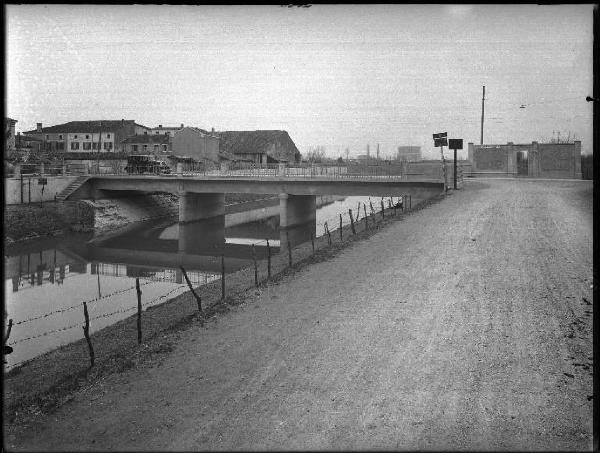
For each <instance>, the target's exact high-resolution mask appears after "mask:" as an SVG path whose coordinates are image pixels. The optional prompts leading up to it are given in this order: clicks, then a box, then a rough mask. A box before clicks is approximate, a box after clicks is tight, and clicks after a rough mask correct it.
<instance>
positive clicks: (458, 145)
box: [450, 138, 463, 190]
mask: <svg viewBox="0 0 600 453" xmlns="http://www.w3.org/2000/svg"><path fill="white" fill-rule="evenodd" d="M450 148H451V149H453V150H454V190H456V189H457V184H456V169H457V165H456V150H457V149H463V141H462V138H451V139H450Z"/></svg>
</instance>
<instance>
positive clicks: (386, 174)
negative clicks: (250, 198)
mask: <svg viewBox="0 0 600 453" xmlns="http://www.w3.org/2000/svg"><path fill="white" fill-rule="evenodd" d="M175 174H182V175H188V176H193V175H198V176H200V175H201V176H209V177H210V176H214V177H273V178H282V177H283V178H288V177H289V178H309V179H318V178H324V179H332V178H334V179H363V178H385V179H403V178H404V179H405V178H406V175H407V173H406V171H405V170H403V168H402V167H400V166H391V165H381V166H368V165H347V164H343V163H335V164H321V163H306V162H296V163H270V164H255V163H249V162H235V163H224V164H222V165H221V166H220V168H207V167H206V166H205V165H203V164H199V165H198V166H197V167H194V166H187V167H186V168H181V167H180V168H179V169H178V170H176V172H175Z"/></svg>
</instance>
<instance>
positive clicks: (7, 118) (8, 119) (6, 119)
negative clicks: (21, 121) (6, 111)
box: [4, 116, 18, 123]
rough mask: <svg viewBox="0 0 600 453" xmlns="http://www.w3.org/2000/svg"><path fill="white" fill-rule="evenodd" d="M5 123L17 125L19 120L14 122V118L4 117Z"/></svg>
mask: <svg viewBox="0 0 600 453" xmlns="http://www.w3.org/2000/svg"><path fill="white" fill-rule="evenodd" d="M4 121H10V122H11V123H17V122H18V121H17V120H13V119H12V118H9V117H8V116H5V117H4Z"/></svg>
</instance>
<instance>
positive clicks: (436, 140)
mask: <svg viewBox="0 0 600 453" xmlns="http://www.w3.org/2000/svg"><path fill="white" fill-rule="evenodd" d="M433 145H434V146H448V132H441V133H439V134H433Z"/></svg>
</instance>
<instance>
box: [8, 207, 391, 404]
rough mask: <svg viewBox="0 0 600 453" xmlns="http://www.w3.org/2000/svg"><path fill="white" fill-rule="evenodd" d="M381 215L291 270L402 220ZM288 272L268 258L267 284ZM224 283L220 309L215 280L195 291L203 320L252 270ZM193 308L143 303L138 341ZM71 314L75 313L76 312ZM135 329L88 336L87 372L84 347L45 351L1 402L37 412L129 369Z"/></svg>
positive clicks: (280, 258) (323, 240) (302, 249)
mask: <svg viewBox="0 0 600 453" xmlns="http://www.w3.org/2000/svg"><path fill="white" fill-rule="evenodd" d="M386 212H387V215H386V217H385V219H384V218H383V217H382V216H381V214H380V213H377V214H373V215H371V216H369V218H368V222H365V220H364V218H363V219H362V220H361V222H359V223H357V224H356V225H355V231H356V235H352V228H351V226H350V225H347V224H345V225H344V228H343V229H342V238H341V240H340V236H339V233H338V232H337V231H335V232H333V234H334V235H335V236H333V237H329V236H327V235H326V236H322V237H318V238H316V239H315V253H314V254H313V252H312V244H311V243H310V242H308V243H305V244H303V245H302V246H299V247H296V248H294V249H293V251H292V260H293V263H294V266H298V264H299V263H300V265H303V264H302V263H307V260H308V262H310V261H311V260H322V259H326V258H327V257H328V256H329V255H330V254H331V253H335V252H336V250H338V249H340V248H343V247H345V246H346V245H347V244H348V243H351V242H353V241H355V240H358V239H360V238H364V237H368V236H369V235H370V234H372V233H373V232H374V231H376V230H377V229H378V228H380V227H381V226H382V225H383V224H384V223H385V222H388V221H391V220H392V219H400V218H401V217H402V213H401V211H400V210H399V209H398V210H396V209H389V208H388V210H387V211H386ZM392 213H396V214H397V216H395V217H393V216H392ZM382 222H383V223H382ZM330 240H331V242H332V245H331V246H330V245H329V241H330ZM288 267H289V256H288V254H287V253H286V254H279V255H275V256H273V260H272V263H271V273H272V277H273V279H277V278H278V277H277V276H278V275H282V273H285V272H286V269H288ZM267 268H268V265H267V262H265V261H260V262H259V263H258V268H257V271H258V277H259V280H260V281H261V282H263V281H264V280H265V279H266V278H267V275H268V269H267ZM294 269H295V268H294ZM273 279H272V280H273ZM225 283H226V291H227V298H226V301H225V303H224V304H223V303H221V291H222V287H221V281H220V280H218V281H215V282H213V283H209V284H207V285H204V286H202V287H201V288H199V289H197V290H196V291H197V293H198V294H199V295H200V296H201V298H202V306H203V310H204V317H208V316H211V313H212V314H214V313H218V312H220V311H227V310H228V308H227V307H228V305H230V304H236V303H238V302H239V301H240V300H241V299H240V298H239V296H238V295H239V294H241V293H243V292H244V291H245V290H246V289H247V288H249V287H252V286H253V285H254V270H253V269H252V267H249V268H245V269H242V270H240V271H238V272H235V273H233V274H228V275H227V277H226V282H225ZM146 289H147V288H142V293H143V294H144V296H143V297H144V298H145V297H146V296H145V293H146ZM131 297H135V295H134V294H132V296H131ZM168 299H169V297H164V298H161V300H160V301H158V302H163V301H166V300H168ZM242 299H243V297H242ZM144 301H146V299H144ZM132 303H133V300H132ZM197 307H198V305H197V301H196V299H195V298H194V297H193V296H192V294H191V293H189V292H188V293H186V294H184V295H182V296H178V297H175V298H173V299H172V300H169V301H168V302H165V303H161V304H160V305H156V306H146V302H144V308H146V310H145V311H143V338H144V341H146V339H151V338H154V337H155V336H156V335H158V334H160V332H163V331H168V330H170V329H173V328H177V326H178V325H180V324H181V323H184V324H188V323H189V322H192V321H193V319H196V314H197V311H198V308H197ZM76 309H77V310H78V311H80V309H81V307H77V308H76ZM81 316H82V315H81ZM132 329H133V330H132ZM135 329H136V322H135V316H134V317H130V318H127V319H124V320H122V321H119V322H117V323H115V324H113V325H111V326H110V327H107V328H105V329H102V330H100V331H98V332H95V333H93V334H92V342H93V344H94V350H95V352H96V363H95V365H94V367H93V368H92V369H89V367H88V364H89V362H88V358H87V357H86V354H87V346H86V345H85V341H76V342H74V343H71V344H68V345H66V346H63V347H60V348H59V349H56V350H54V351H50V352H49V353H47V354H44V355H42V356H39V357H37V358H35V359H33V360H31V361H29V362H27V363H26V364H24V365H23V366H20V367H18V368H16V369H14V370H12V371H10V372H9V373H8V374H7V378H8V379H7V382H8V381H10V385H7V386H6V388H7V395H9V397H8V399H7V401H11V406H14V408H21V409H23V408H25V407H27V406H28V405H31V404H34V406H35V405H38V404H37V403H36V401H38V402H41V404H42V406H43V405H45V404H49V405H53V404H55V403H56V401H57V398H59V399H60V397H61V395H63V396H64V394H66V393H68V392H69V389H72V388H76V387H77V386H78V385H80V383H78V379H84V380H87V379H88V378H85V376H90V379H91V378H92V377H91V376H100V375H104V373H106V372H111V371H114V370H115V369H121V368H120V367H122V366H125V367H127V366H130V365H131V360H134V359H132V354H134V355H135V354H138V353H139V352H140V350H139V348H136V346H135V338H136V335H137V334H136V331H135ZM132 341H133V343H132ZM9 343H10V342H9ZM136 360H137V359H136ZM128 364H129V365H128ZM73 386H74V387H73ZM40 398H41V399H40ZM32 402H33V403H32ZM36 410H37V409H36Z"/></svg>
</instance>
